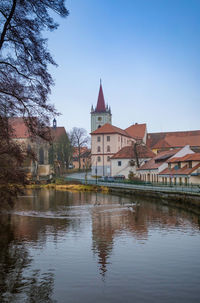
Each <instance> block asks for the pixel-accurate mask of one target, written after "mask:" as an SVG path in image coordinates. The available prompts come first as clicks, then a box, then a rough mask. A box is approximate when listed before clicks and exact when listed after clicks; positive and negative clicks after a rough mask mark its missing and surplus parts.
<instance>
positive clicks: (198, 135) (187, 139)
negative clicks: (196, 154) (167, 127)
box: [147, 130, 200, 149]
mask: <svg viewBox="0 0 200 303" xmlns="http://www.w3.org/2000/svg"><path fill="white" fill-rule="evenodd" d="M164 142H165V144H169V145H170V146H171V147H183V146H185V145H190V146H200V130H194V131H180V132H179V131H177V132H163V133H149V134H148V135H147V145H148V146H149V147H150V148H151V149H153V148H154V147H155V148H163V143H164ZM164 147H165V146H164Z"/></svg>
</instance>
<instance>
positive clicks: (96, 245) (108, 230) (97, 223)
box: [92, 214, 114, 277]
mask: <svg viewBox="0 0 200 303" xmlns="http://www.w3.org/2000/svg"><path fill="white" fill-rule="evenodd" d="M97 216H98V217H97ZM97 216H96V218H95V219H94V220H93V230H92V234H93V251H94V252H95V253H96V254H97V255H98V263H99V265H100V274H101V275H102V276H103V277H104V276H105V273H106V271H107V268H106V265H107V264H109V262H108V258H109V256H110V254H111V252H112V248H113V236H114V232H113V230H112V223H111V222H107V218H106V217H105V216H104V215H100V214H97Z"/></svg>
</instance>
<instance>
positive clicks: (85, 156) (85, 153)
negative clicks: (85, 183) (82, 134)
mask: <svg viewBox="0 0 200 303" xmlns="http://www.w3.org/2000/svg"><path fill="white" fill-rule="evenodd" d="M72 165H73V168H75V169H79V152H78V147H74V149H73V156H72ZM90 167H91V149H88V148H87V147H81V153H80V169H89V168H90Z"/></svg>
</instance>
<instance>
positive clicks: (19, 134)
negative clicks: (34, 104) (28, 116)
mask: <svg viewBox="0 0 200 303" xmlns="http://www.w3.org/2000/svg"><path fill="white" fill-rule="evenodd" d="M9 123H10V125H11V127H12V129H13V136H12V138H15V139H25V138H30V137H31V135H30V133H29V130H28V127H27V126H26V124H25V122H24V120H23V118H21V117H15V118H9ZM50 132H51V136H52V139H53V140H54V141H57V140H58V139H60V137H62V136H63V135H67V133H66V130H65V128H64V127H56V128H53V127H50Z"/></svg>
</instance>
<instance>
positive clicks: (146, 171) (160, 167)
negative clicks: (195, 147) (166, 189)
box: [137, 145, 194, 182]
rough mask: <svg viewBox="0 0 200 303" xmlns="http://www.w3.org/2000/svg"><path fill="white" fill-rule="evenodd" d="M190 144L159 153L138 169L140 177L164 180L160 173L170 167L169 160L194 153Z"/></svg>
mask: <svg viewBox="0 0 200 303" xmlns="http://www.w3.org/2000/svg"><path fill="white" fill-rule="evenodd" d="M193 153H194V152H193V151H192V150H191V148H190V146H189V145H186V146H185V147H183V148H179V149H172V150H167V151H162V152H160V153H158V154H157V155H156V156H155V157H154V158H153V159H151V160H149V161H148V162H146V163H145V164H144V165H142V166H141V167H140V168H138V169H137V175H138V177H139V178H140V179H141V180H143V181H148V182H149V181H150V182H162V181H163V179H162V178H161V177H160V173H161V172H162V171H164V170H165V169H166V168H167V167H168V162H167V160H169V159H173V158H175V157H183V156H185V155H188V154H193Z"/></svg>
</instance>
